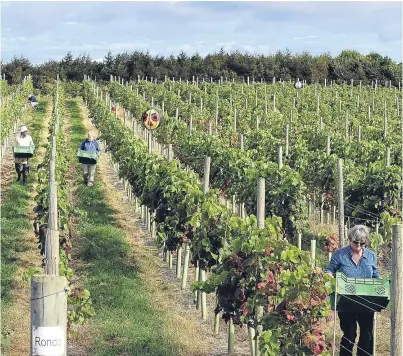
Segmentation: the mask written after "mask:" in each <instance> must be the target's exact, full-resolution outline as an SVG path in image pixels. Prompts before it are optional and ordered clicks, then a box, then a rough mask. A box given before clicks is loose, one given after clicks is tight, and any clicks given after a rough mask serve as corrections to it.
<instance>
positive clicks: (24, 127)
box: [20, 125, 28, 132]
mask: <svg viewBox="0 0 403 356" xmlns="http://www.w3.org/2000/svg"><path fill="white" fill-rule="evenodd" d="M27 131H28V127H26V126H25V125H23V126H21V130H20V132H27Z"/></svg>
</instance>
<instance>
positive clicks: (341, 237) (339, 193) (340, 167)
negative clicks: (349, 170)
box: [337, 158, 344, 248]
mask: <svg viewBox="0 0 403 356" xmlns="http://www.w3.org/2000/svg"><path fill="white" fill-rule="evenodd" d="M337 174H338V182H337V198H338V205H339V247H340V248H341V247H343V246H344V193H343V160H342V159H341V158H339V159H338V162H337Z"/></svg>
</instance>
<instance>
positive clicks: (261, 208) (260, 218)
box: [249, 146, 281, 356]
mask: <svg viewBox="0 0 403 356" xmlns="http://www.w3.org/2000/svg"><path fill="white" fill-rule="evenodd" d="M280 147H281V146H280ZM265 190H266V182H265V179H264V178H258V182H257V212H256V217H257V225H258V227H259V228H260V229H264V225H265V221H264V220H265V196H266V194H265ZM255 313H256V314H255V325H256V330H254V331H251V332H250V334H249V335H250V336H253V332H255V334H256V338H255V350H254V355H255V356H259V354H260V352H259V338H260V336H259V335H260V333H261V332H262V331H263V328H262V325H261V324H260V323H261V319H262V317H263V307H262V306H258V307H257V308H256V310H255ZM251 334H252V335H251ZM252 352H253V350H251V353H252Z"/></svg>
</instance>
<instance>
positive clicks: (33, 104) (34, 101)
mask: <svg viewBox="0 0 403 356" xmlns="http://www.w3.org/2000/svg"><path fill="white" fill-rule="evenodd" d="M28 101H29V102H31V107H32V109H36V107H37V106H38V100H36V98H35V96H34V94H31V95H30V96H29V97H28Z"/></svg>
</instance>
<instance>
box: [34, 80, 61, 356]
mask: <svg viewBox="0 0 403 356" xmlns="http://www.w3.org/2000/svg"><path fill="white" fill-rule="evenodd" d="M57 79H59V78H57ZM58 82H59V80H57V84H56V85H57V86H56V93H57V89H58ZM57 100H58V95H57V94H56V104H55V107H54V110H55V111H56V122H55V128H54V134H53V137H52V151H51V158H50V168H49V169H50V170H49V187H50V194H49V219H48V229H47V232H46V241H45V259H46V267H45V273H46V274H45V275H34V276H32V277H31V333H30V336H31V347H30V355H31V356H36V355H54V356H67V291H68V290H69V289H68V282H67V279H66V277H64V276H59V231H58V214H57V213H58V211H57V210H58V209H57V208H58V206H57V185H56V181H55V177H56V175H55V168H56V167H55V160H56V136H55V134H56V133H57V131H58V128H59V123H58V118H59V117H58V105H57Z"/></svg>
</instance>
